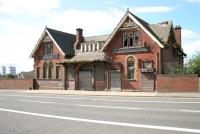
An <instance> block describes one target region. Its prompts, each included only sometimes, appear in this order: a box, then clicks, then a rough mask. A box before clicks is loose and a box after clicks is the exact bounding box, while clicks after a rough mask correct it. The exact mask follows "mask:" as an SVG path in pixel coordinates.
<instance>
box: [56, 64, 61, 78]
mask: <svg viewBox="0 0 200 134" xmlns="http://www.w3.org/2000/svg"><path fill="white" fill-rule="evenodd" d="M56 79H61V67H60V66H56Z"/></svg>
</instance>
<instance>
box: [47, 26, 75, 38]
mask: <svg viewBox="0 0 200 134" xmlns="http://www.w3.org/2000/svg"><path fill="white" fill-rule="evenodd" d="M46 29H47V30H53V31H54V32H59V33H63V34H70V35H74V36H76V35H75V34H71V33H67V32H63V31H60V30H57V29H53V28H49V27H46Z"/></svg>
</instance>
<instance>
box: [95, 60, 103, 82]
mask: <svg viewBox="0 0 200 134" xmlns="http://www.w3.org/2000/svg"><path fill="white" fill-rule="evenodd" d="M95 80H105V68H104V65H103V64H97V65H96V66H95Z"/></svg>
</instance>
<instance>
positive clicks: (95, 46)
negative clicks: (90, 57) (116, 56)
mask: <svg viewBox="0 0 200 134" xmlns="http://www.w3.org/2000/svg"><path fill="white" fill-rule="evenodd" d="M94 51H97V44H96V43H95V44H94Z"/></svg>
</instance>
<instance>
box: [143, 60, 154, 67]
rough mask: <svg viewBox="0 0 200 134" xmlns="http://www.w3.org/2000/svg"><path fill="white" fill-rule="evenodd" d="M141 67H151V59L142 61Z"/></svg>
mask: <svg viewBox="0 0 200 134" xmlns="http://www.w3.org/2000/svg"><path fill="white" fill-rule="evenodd" d="M143 68H144V69H151V68H153V61H151V60H149V61H143Z"/></svg>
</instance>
